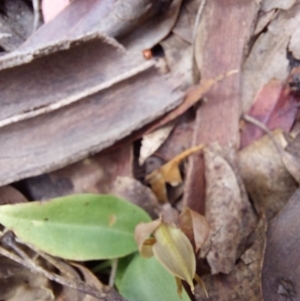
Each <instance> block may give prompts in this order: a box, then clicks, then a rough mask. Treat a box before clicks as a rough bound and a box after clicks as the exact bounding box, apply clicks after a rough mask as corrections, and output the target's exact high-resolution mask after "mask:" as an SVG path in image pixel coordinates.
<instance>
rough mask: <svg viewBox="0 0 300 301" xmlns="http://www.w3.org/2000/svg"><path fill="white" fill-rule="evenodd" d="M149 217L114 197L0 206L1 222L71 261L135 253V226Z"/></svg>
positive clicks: (35, 243) (140, 210)
mask: <svg viewBox="0 0 300 301" xmlns="http://www.w3.org/2000/svg"><path fill="white" fill-rule="evenodd" d="M150 220H151V218H150V217H149V215H148V214H147V213H146V212H145V211H143V210H142V209H140V208H139V207H138V206H136V205H134V204H132V203H130V202H127V201H125V200H122V199H119V198H117V197H114V196H111V195H93V194H81V195H71V196H66V197H61V198H57V199H53V200H51V201H48V202H31V203H20V204H15V205H4V206H0V223H1V224H3V225H4V226H5V227H6V228H8V229H10V230H12V231H13V232H14V233H15V234H16V235H17V236H18V237H19V238H21V239H22V240H23V241H25V242H27V243H30V244H32V245H34V246H35V247H37V248H39V249H40V250H42V251H45V252H47V253H49V254H51V255H54V256H59V257H62V258H66V259H71V260H92V259H109V258H116V257H122V256H125V255H127V254H130V253H132V252H134V251H136V250H137V244H136V242H135V241H134V236H133V234H134V228H135V226H136V225H137V224H138V223H140V222H149V221H150Z"/></svg>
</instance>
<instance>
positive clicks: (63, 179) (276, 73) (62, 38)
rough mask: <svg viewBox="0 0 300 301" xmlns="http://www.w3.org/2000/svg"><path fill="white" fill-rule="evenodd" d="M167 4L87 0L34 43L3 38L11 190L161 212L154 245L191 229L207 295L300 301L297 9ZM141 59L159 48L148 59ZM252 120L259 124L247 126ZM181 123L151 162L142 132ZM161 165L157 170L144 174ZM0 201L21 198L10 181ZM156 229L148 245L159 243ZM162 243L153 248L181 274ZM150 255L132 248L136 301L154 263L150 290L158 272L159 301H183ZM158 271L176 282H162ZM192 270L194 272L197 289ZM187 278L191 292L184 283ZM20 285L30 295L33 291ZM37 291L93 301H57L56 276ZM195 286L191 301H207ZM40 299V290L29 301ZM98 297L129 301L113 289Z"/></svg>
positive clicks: (113, 218) (274, 4) (4, 180)
mask: <svg viewBox="0 0 300 301" xmlns="http://www.w3.org/2000/svg"><path fill="white" fill-rule="evenodd" d="M7 2H9V1H7ZM11 2H12V1H11ZM21 2H22V1H21ZM158 2H159V1H158ZM158 2H157V3H156V2H155V3H154V1H150V0H143V1H142V0H141V1H128V3H121V2H117V3H115V5H112V4H111V2H110V1H97V0H88V1H85V2H82V1H79V0H75V1H72V2H70V4H69V5H68V7H66V8H65V9H64V10H63V11H61V12H60V13H59V14H58V15H56V16H55V17H54V18H53V19H52V20H51V21H50V22H48V23H46V24H44V25H43V26H41V27H40V28H39V29H38V30H37V31H35V32H34V33H33V34H32V35H31V36H30V37H29V38H28V34H25V35H24V36H23V37H22V39H24V37H25V39H26V38H27V41H25V43H23V44H22V45H20V44H21V42H20V40H18V39H16V37H17V36H16V35H14V33H13V32H9V35H10V36H3V37H2V38H1V41H0V42H3V43H2V44H1V47H3V48H4V50H5V51H6V52H5V53H4V55H2V56H1V58H0V65H1V71H0V72H2V75H3V76H2V77H3V80H4V81H3V82H2V91H3V93H4V94H3V95H2V100H1V99H0V106H2V110H1V112H2V117H1V120H0V127H1V128H0V132H1V137H2V138H1V147H0V149H1V153H2V154H7V156H4V155H3V156H2V157H1V158H0V167H1V171H2V172H1V173H0V183H1V184H2V185H5V184H9V183H13V182H15V181H18V180H22V181H21V182H17V183H14V187H16V188H17V189H19V190H20V191H22V192H23V193H24V194H25V195H26V196H27V197H28V198H29V199H30V200H49V199H51V198H53V197H58V196H63V195H71V194H76V193H83V192H84V193H102V194H103V193H112V194H114V195H118V196H119V197H123V198H126V199H127V200H129V201H130V202H132V203H134V204H136V205H137V206H139V207H141V208H143V209H144V210H146V212H148V214H150V216H151V217H152V218H153V219H154V220H155V219H157V217H158V216H159V215H160V214H161V215H162V216H163V217H164V218H165V221H166V224H165V228H164V229H163V228H161V231H160V230H159V231H158V235H157V237H159V238H158V239H159V240H161V238H162V237H163V236H165V234H166V233H167V232H168V233H169V232H170V233H169V234H168V235H169V236H170V237H171V238H172V237H173V236H172V235H173V234H174V233H175V232H176V233H177V232H178V231H179V230H178V229H179V228H177V227H179V226H180V227H181V229H182V231H183V232H182V233H184V234H183V235H184V236H182V233H181V232H180V233H181V234H180V235H179V236H180V237H181V238H182V237H186V238H187V239H189V241H190V244H191V245H189V246H192V250H193V254H194V253H196V257H195V258H196V262H195V267H196V265H197V273H198V274H199V275H200V276H201V278H202V279H203V281H204V283H205V286H206V288H207V292H208V295H209V299H208V300H224V298H225V299H226V300H227V299H228V300H253V301H254V300H263V298H264V300H265V301H269V300H270V301H273V300H274V299H275V298H276V296H277V295H280V296H287V297H288V298H294V297H295V294H296V291H295V288H296V287H297V286H298V285H297V283H298V282H297V279H298V278H299V277H298V278H297V275H298V274H297V269H295V270H294V272H293V273H292V274H289V275H287V274H286V273H287V270H286V266H291V267H293V266H295V262H296V261H297V259H296V257H297V256H296V253H295V252H294V251H293V250H291V249H289V247H288V246H290V245H292V246H294V245H295V246H296V241H297V237H298V235H297V233H298V232H299V231H298V232H297V222H294V224H293V227H292V226H290V225H289V224H288V223H287V222H286V220H287V219H289V218H288V217H289V216H291V214H292V213H294V214H295V216H297V213H298V211H297V208H296V206H292V207H291V205H289V204H291V203H293V202H296V200H298V195H297V189H298V185H299V182H300V163H299V158H300V156H299V151H298V148H299V142H298V140H299V137H297V133H299V130H297V129H298V128H299V121H298V119H299V113H298V100H299V95H298V94H299V89H300V88H299V79H298V77H299V74H298V73H299V71H298V70H297V68H296V67H297V60H298V59H299V46H298V44H299V43H298V40H299V30H298V27H299V26H298V25H299V16H300V14H299V1H297V0H291V1H281V0H276V1H269V0H262V1H252V2H251V1H243V3H240V2H239V3H237V2H235V1H232V2H231V3H230V4H228V3H226V5H225V2H224V3H222V2H220V3H217V1H185V0H183V1H163V2H162V3H158ZM147 5H148V6H147ZM145 7H148V9H145ZM8 8H9V7H7V9H8ZM29 8H30V7H29ZM43 9H44V14H45V15H46V14H47V13H48V12H47V9H46V8H45V7H44V8H43ZM7 12H9V14H11V13H10V11H9V10H7ZM34 14H35V13H33V11H32V10H31V8H30V9H29V10H26V18H27V19H26V20H27V21H28V20H31V21H30V22H29V21H28V23H27V25H24V29H26V30H25V31H26V32H31V31H32V26H33V17H35V16H36V15H35V16H33V15H34ZM12 16H13V15H10V17H12ZM3 18H4V19H5V17H3ZM99 20H100V21H99ZM233 20H234V21H233ZM27 21H26V22H27ZM31 22H32V23H31ZM220 22H221V25H220ZM29 23H30V26H29ZM11 24H13V23H12V22H10V25H11ZM24 24H25V23H24ZM16 25H17V23H16ZM18 26H19V25H18ZM6 28H8V27H6ZM19 28H20V27H19ZM14 39H15V40H14ZM229 41H230V43H229ZM19 45H20V46H19ZM16 47H19V48H18V49H17V50H14V49H16ZM12 50H13V51H12ZM144 50H146V51H148V50H149V53H151V56H152V57H151V58H150V60H148V61H145V59H144V57H143V51H144ZM9 51H12V52H11V53H8V52H9ZM46 68H47V72H46V71H45V69H46ZM62 70H63V71H62ZM237 71H238V72H237ZM4 75H5V76H4ZM10 83H14V85H10ZM99 85H100V86H99ZM19 95H22V96H23V99H21V100H20V97H19ZM7 99H8V100H9V105H8V102H7ZM200 99H202V101H200ZM100 112H101V114H100ZM245 112H248V113H247V116H250V118H252V120H253V119H255V120H256V121H257V122H256V124H253V123H251V124H250V123H249V119H248V121H247V118H244V119H243V120H240V116H241V114H242V113H243V114H244V113H245ZM187 116H188V117H187ZM244 116H245V115H244ZM170 122H171V123H172V126H171V127H170V128H169V129H168V130H167V131H165V132H164V134H163V138H161V137H160V138H159V139H157V141H156V142H155V143H154V142H153V140H152V139H153V138H151V139H150V140H148V141H149V147H148V149H149V151H147V152H146V155H145V150H144V146H142V148H141V147H140V141H139V140H138V139H140V138H142V137H147V136H148V137H149V133H150V136H151V135H152V136H155V135H158V134H157V133H159V132H160V131H164V130H163V128H162V127H163V126H165V127H167V125H168V123H170ZM258 125H259V126H258ZM270 130H275V131H273V132H270ZM153 131H154V132H153ZM151 132H153V133H151ZM265 133H267V135H264V134H265ZM240 141H241V143H240ZM196 145H203V151H201V152H200V151H199V148H198V149H197V147H196V148H195V146H196ZM193 148H194V150H195V149H197V150H196V151H195V153H193V151H191V149H193ZM201 149H202V147H201ZM192 153H193V154H192ZM187 155H189V156H190V157H189V158H188V159H187V160H183V159H184V158H185V157H186V156H187ZM140 156H142V158H143V159H142V160H141V161H140V163H141V165H139V164H138V160H139V157H140ZM147 157H148V158H147ZM172 158H173V159H172ZM174 158H175V159H174ZM149 160H150V161H151V160H156V161H157V162H158V165H157V169H156V170H154V171H153V168H152V170H151V171H150V173H149V174H147V171H149V166H147V165H148V162H149ZM20 162H23V163H22V164H21V163H20ZM24 162H25V163H24ZM32 176H36V177H34V178H28V177H32ZM137 179H138V180H139V181H138V180H137ZM149 184H150V186H152V189H153V188H154V189H153V192H152V191H151V190H150V188H149V187H146V185H149ZM172 185H173V186H176V189H177V190H176V192H175V190H173V191H172V187H170V186H172ZM0 194H1V195H0V197H1V199H3V201H4V202H5V203H13V202H16V200H17V202H22V201H25V198H24V197H22V196H20V193H19V192H18V191H17V190H15V188H12V187H11V186H4V187H2V188H1V189H0ZM172 194H173V195H172ZM73 198H76V197H75V196H74V197H73ZM75 203H76V202H75ZM75 203H74V204H73V205H75ZM162 203H163V204H162ZM41 204H42V203H41ZM9 206H12V205H9ZM18 206H20V205H17V206H16V207H14V208H18ZM70 207H71V206H70ZM3 208H5V207H3ZM6 208H8V207H6ZM20 208H21V207H20ZM291 208H293V211H290V210H291ZM1 210H2V209H0V211H1ZM3 210H4V209H3ZM66 210H67V209H66ZM22 211H23V209H22V210H20V212H22ZM24 212H25V211H24ZM24 212H23V213H22V214H24ZM291 212H292V213H291ZM199 213H201V214H203V215H199ZM88 214H89V217H90V218H92V216H93V214H92V212H90V213H88ZM123 215H124V216H125V215H126V214H125V211H124V214H123ZM128 215H129V216H130V214H128ZM119 218H120V216H117V215H116V214H115V213H113V212H112V213H111V214H110V215H109V216H108V219H107V221H106V222H107V226H108V227H114V226H115V225H118V222H119ZM148 218H149V217H148ZM1 222H3V223H5V222H4V219H3V221H1ZM169 224H170V225H171V224H172V226H171V227H173V228H170V229H169V228H168V227H169V226H166V225H169ZM277 224H280V225H281V226H280V227H279V226H277ZM269 225H270V226H269ZM156 226H157V225H156ZM268 226H269V227H270V228H269V230H268V231H267V232H266V228H267V227H268ZM157 227H159V226H157ZM157 229H158V228H156V229H154V230H153V229H152V230H153V231H154V232H155V230H157ZM174 229H175V230H174ZM152 230H151V231H152ZM165 230H166V231H165ZM169 230H170V231H169ZM177 230H178V231H177ZM151 231H150V232H151ZM153 231H152V232H153ZM174 231H175V232H174ZM180 231H181V230H180ZM173 232H174V233H173ZM16 233H17V234H18V233H20V232H18V231H16ZM172 233H173V234H172ZM282 233H283V234H282ZM146 234H147V235H146V236H145V238H148V239H149V241H148V243H149V244H148V245H147V249H148V251H149V250H150V247H152V245H153V238H154V237H153V236H151V235H150V233H148V232H147V233H146ZM149 235H150V236H149ZM168 235H167V236H168ZM21 236H22V235H21ZM169 236H168V237H169ZM175 236H176V235H175ZM265 236H266V238H267V242H266V239H265ZM186 238H183V240H185V241H186ZM17 239H19V238H17ZM172 239H173V238H172ZM172 239H171V241H172ZM25 240H27V239H25ZM25 243H26V242H25ZM1 245H3V242H2V243H1ZM173 245H174V246H175V245H176V242H174V244H173ZM184 245H185V244H184V243H183V244H182V245H181V243H180V244H179V245H178V250H179V249H180V248H181V247H182V246H184ZM265 245H266V250H267V251H266V255H265V258H264V249H265ZM135 248H136V249H137V246H136V245H135ZM157 248H159V251H158V250H157ZM160 248H161V246H159V247H156V251H155V252H154V253H155V254H156V256H157V257H158V259H159V261H160V262H161V263H162V265H163V266H165V267H167V270H169V271H171V274H172V273H174V270H173V267H172V268H170V266H169V262H167V263H166V262H165V259H162V258H163V257H165V253H164V252H165V251H164V250H161V249H160ZM4 249H5V248H4ZM116 249H118V248H116ZM294 249H297V247H295V248H294ZM1 250H2V249H1ZM189 250H191V249H189ZM2 251H3V250H2ZM6 251H7V250H6ZM115 251H116V250H113V251H111V252H115ZM161 251H162V252H163V253H162V252H161ZM3 252H4V251H3ZM4 253H5V252H4ZM50 253H51V252H50ZM189 253H191V252H189ZM5 254H7V253H5ZM9 254H10V255H12V254H11V253H9ZM149 254H152V253H151V251H149ZM162 254H164V255H163V256H162ZM295 256H296V257H295ZM12 258H15V257H13V256H12ZM15 259H16V260H19V261H20V262H23V263H24V264H25V266H26V262H25V261H24V259H22V258H19V257H18V259H17V258H15ZM263 259H264V260H263ZM22 260H23V261H22ZM28 260H29V259H28ZM147 260H149V261H147ZM147 260H146V261H143V260H142V259H141V258H140V257H139V256H138V255H136V257H135V259H134V260H133V261H132V262H131V263H130V264H129V265H128V266H127V268H126V269H125V273H124V275H123V278H122V280H121V282H118V283H119V284H120V285H119V284H118V285H117V287H118V288H119V290H120V292H121V293H123V295H124V296H125V297H127V298H128V299H129V301H131V300H141V299H140V298H141V291H140V290H139V289H140V288H139V286H138V285H137V286H134V285H132V283H134V282H135V280H136V279H134V276H133V275H135V273H136V271H143V269H148V270H149V275H146V276H145V277H141V278H140V279H138V283H140V284H141V286H144V285H147V284H145V283H147V282H146V279H149V281H151V282H152V284H153V285H154V284H155V286H157V288H158V291H159V292H161V296H162V295H163V294H164V292H166V295H163V297H162V299H161V300H169V298H168V296H172V299H173V300H176V298H177V297H178V296H177V295H176V287H175V286H176V285H175V281H174V282H171V281H170V279H171V278H168V276H170V275H169V274H164V272H166V271H164V270H162V269H161V267H160V266H159V265H158V262H157V261H153V260H152V259H147ZM7 262H8V261H7ZM28 262H31V261H28ZM28 262H27V267H29V266H30V265H28ZM287 262H288V264H286V263H287ZM277 266H278V268H276V269H275V267H277ZM78 269H79V270H81V274H83V275H85V277H87V279H89V280H88V282H93V281H94V280H95V281H96V282H95V286H96V287H97V291H98V292H101V291H102V293H104V292H105V291H106V290H107V287H106V286H105V287H103V285H102V284H101V283H100V282H99V281H98V280H97V279H94V278H93V277H94V276H93V274H91V273H90V272H88V270H87V271H85V270H84V269H85V267H83V266H82V267H78ZM116 269H117V270H116V271H117V274H118V268H116ZM10 270H11V269H10V268H5V271H8V272H9V271H10ZM193 270H194V266H193ZM18 271H20V272H17V273H16V274H13V276H12V277H11V279H16V280H15V281H16V282H18V281H20V278H18V277H21V276H22V275H25V276H24V277H29V278H28V279H29V282H30V283H31V280H30V279H34V278H31V277H32V276H31V274H30V273H31V272H30V273H29V270H28V272H27V270H26V269H24V268H22V272H21V270H20V269H19V270H18ZM18 273H20V274H18ZM22 273H23V274H22ZM60 273H61V274H62V275H63V272H62V271H61V272H60ZM72 273H73V272H72ZM89 273H90V274H89ZM176 273H177V272H176ZM75 274H76V272H75ZM87 275H89V276H87ZM162 275H164V276H163V279H166V283H168V286H169V288H171V289H169V288H168V289H166V287H164V286H163V281H157V280H158V279H162V278H161V277H162ZM176 275H177V276H178V275H179V274H178V273H177V274H176ZM180 275H181V274H180ZM273 275H274V277H277V278H276V279H279V282H278V283H277V286H276V287H273V286H272V284H271V283H272V279H274V278H272V277H273ZM181 276H182V275H181ZM193 276H194V275H192V274H191V273H190V272H189V273H188V276H187V274H186V273H184V276H183V277H182V278H183V279H186V280H187V281H188V282H189V284H190V286H191V287H192V288H193V285H194V284H193V283H192V282H191V279H193ZM22 277H23V276H22ZM22 277H21V278H22ZM63 277H66V278H67V277H68V276H66V275H63ZM74 277H75V278H76V279H77V280H76V281H79V280H80V281H81V280H82V279H81V278H80V276H78V274H77V276H75V275H74ZM78 277H79V278H80V279H79V278H78ZM101 277H103V274H101ZM92 278H93V280H92ZM142 278H144V279H142ZM22 279H24V278H22ZM59 279H61V278H59ZM0 280H1V278H0ZM51 280H53V279H51ZM144 280H145V281H144ZM34 281H35V280H34ZM12 282H14V280H12ZM160 282H161V283H160ZM0 283H1V281H0ZM172 283H173V284H172ZM261 283H262V285H261ZM202 284H203V283H202ZM177 285H178V286H177V289H178V291H180V290H181V288H180V287H181V286H180V284H179V282H178V280H177ZM17 287H18V289H17V290H16V292H18V291H19V292H21V294H22V285H19V284H17ZM40 288H41V289H42V290H44V291H45V292H47V293H49V294H50V295H51V296H50V295H49V298H48V297H45V300H46V299H47V298H48V299H49V300H52V299H53V298H56V299H57V300H59V298H65V299H67V300H68V299H69V300H94V299H93V298H95V297H90V296H87V295H86V294H85V293H79V292H77V291H74V290H71V289H69V291H68V289H67V286H63V289H62V291H61V295H60V296H57V295H55V296H54V295H53V292H55V291H54V290H52V282H50V281H49V280H47V279H46V278H45V282H44V284H42V285H41V287H40ZM77 288H78V287H77ZM198 288H199V286H198V285H196V286H195V300H204V298H206V296H205V293H204V291H203V290H199V289H198ZM12 290H13V289H11V291H9V290H8V292H7V291H6V293H8V294H12ZM174 290H175V295H173V293H172V292H174ZM154 291H155V289H153V288H152V289H150V285H149V287H147V289H145V290H144V292H145V293H144V294H148V295H147V296H146V295H145V300H148V299H150V300H153V299H155V297H154V295H153V294H154ZM37 293H38V292H37V291H36V289H35V288H34V286H32V288H31V290H30V291H29V299H30V297H31V298H33V299H34V298H35V297H34V296H36V295H35V294H37ZM182 293H183V298H184V300H188V299H189V297H188V296H187V295H186V292H185V290H183V292H182ZM168 294H169V295H168ZM274 294H275V296H274ZM100 295H101V294H100ZM100 295H98V297H99V296H100ZM16 296H17V295H16ZM24 296H25V295H24ZM44 296H46V295H44ZM83 296H84V299H82V298H83ZM101 296H102V297H100V298H102V299H103V300H108V299H107V298H109V297H111V296H113V298H115V300H123V298H122V297H121V296H120V295H119V294H118V293H117V292H116V290H115V289H110V290H109V291H108V294H106V295H105V296H104V295H101ZM5 298H6V299H7V297H6V296H5ZM5 298H4V299H5ZM15 298H17V299H18V297H15ZM39 298H40V299H41V300H42V299H43V298H44V297H39ZM51 298H52V299H51ZM56 299H55V300H56ZM7 300H9V299H7ZM11 300H14V299H11ZM53 300H54V299H53Z"/></svg>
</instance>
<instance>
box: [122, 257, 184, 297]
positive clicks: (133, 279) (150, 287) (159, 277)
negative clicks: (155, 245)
mask: <svg viewBox="0 0 300 301" xmlns="http://www.w3.org/2000/svg"><path fill="white" fill-rule="evenodd" d="M119 291H120V294H121V295H123V296H124V297H125V298H126V299H128V300H129V301H141V300H143V301H153V300H159V301H170V300H172V301H190V298H189V296H188V295H187V293H186V291H185V290H183V294H182V299H181V298H180V297H179V296H178V294H177V286H176V281H175V277H173V276H172V275H171V274H169V273H168V272H167V271H166V270H165V269H164V268H163V267H162V266H161V264H160V263H159V262H158V261H157V260H156V258H155V257H152V258H149V259H146V258H143V257H141V256H140V255H139V254H137V255H136V256H135V258H134V259H133V260H132V261H131V263H130V264H129V266H128V267H127V269H126V271H125V273H124V275H123V277H122V281H121V283H120V285H119Z"/></svg>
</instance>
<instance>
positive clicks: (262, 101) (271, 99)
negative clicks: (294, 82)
mask: <svg viewBox="0 0 300 301" xmlns="http://www.w3.org/2000/svg"><path fill="white" fill-rule="evenodd" d="M297 103H298V98H297V97H296V95H295V94H294V93H291V90H290V88H288V87H287V86H285V85H284V84H283V83H282V82H281V81H279V80H276V79H272V80H271V81H270V82H268V83H267V84H266V85H265V86H263V87H262V88H261V90H260V91H259V92H258V94H257V95H256V97H255V99H254V104H253V106H252V107H251V108H250V110H249V111H248V113H247V115H250V116H251V117H253V118H255V119H256V120H258V121H260V122H261V123H263V124H264V125H265V126H267V128H269V129H270V130H273V129H276V128H281V129H283V130H284V131H287V132H288V131H290V129H291V127H292V125H293V123H294V121H295V118H296V115H297V111H298V108H297ZM264 133H265V132H264V131H263V130H262V129H260V128H259V127H257V126H256V125H253V124H251V123H246V125H245V127H244V128H243V131H242V135H241V148H243V147H245V146H247V145H248V144H250V143H251V142H252V141H254V140H256V139H258V138H260V137H261V136H263V135H264Z"/></svg>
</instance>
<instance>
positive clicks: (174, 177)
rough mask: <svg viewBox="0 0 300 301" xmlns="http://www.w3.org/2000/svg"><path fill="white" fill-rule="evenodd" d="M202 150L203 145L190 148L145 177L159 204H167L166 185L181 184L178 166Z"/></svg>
mask: <svg viewBox="0 0 300 301" xmlns="http://www.w3.org/2000/svg"><path fill="white" fill-rule="evenodd" d="M202 149H203V145H199V146H195V147H191V148H189V149H187V150H185V151H184V152H182V153H181V154H179V155H177V156H176V157H175V158H173V159H172V160H170V161H169V162H168V163H166V164H164V165H163V166H162V167H160V168H158V169H156V170H154V171H153V172H151V173H150V174H149V175H147V176H146V181H147V182H149V183H150V185H151V187H152V190H153V192H154V194H155V195H156V197H157V199H158V200H159V202H161V203H166V202H168V196H167V189H166V183H168V184H170V185H172V186H177V185H178V184H180V183H181V182H182V178H181V174H180V170H179V164H180V163H181V162H182V161H183V160H184V159H185V158H186V157H188V156H190V155H191V154H193V153H196V152H198V151H200V150H202Z"/></svg>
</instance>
